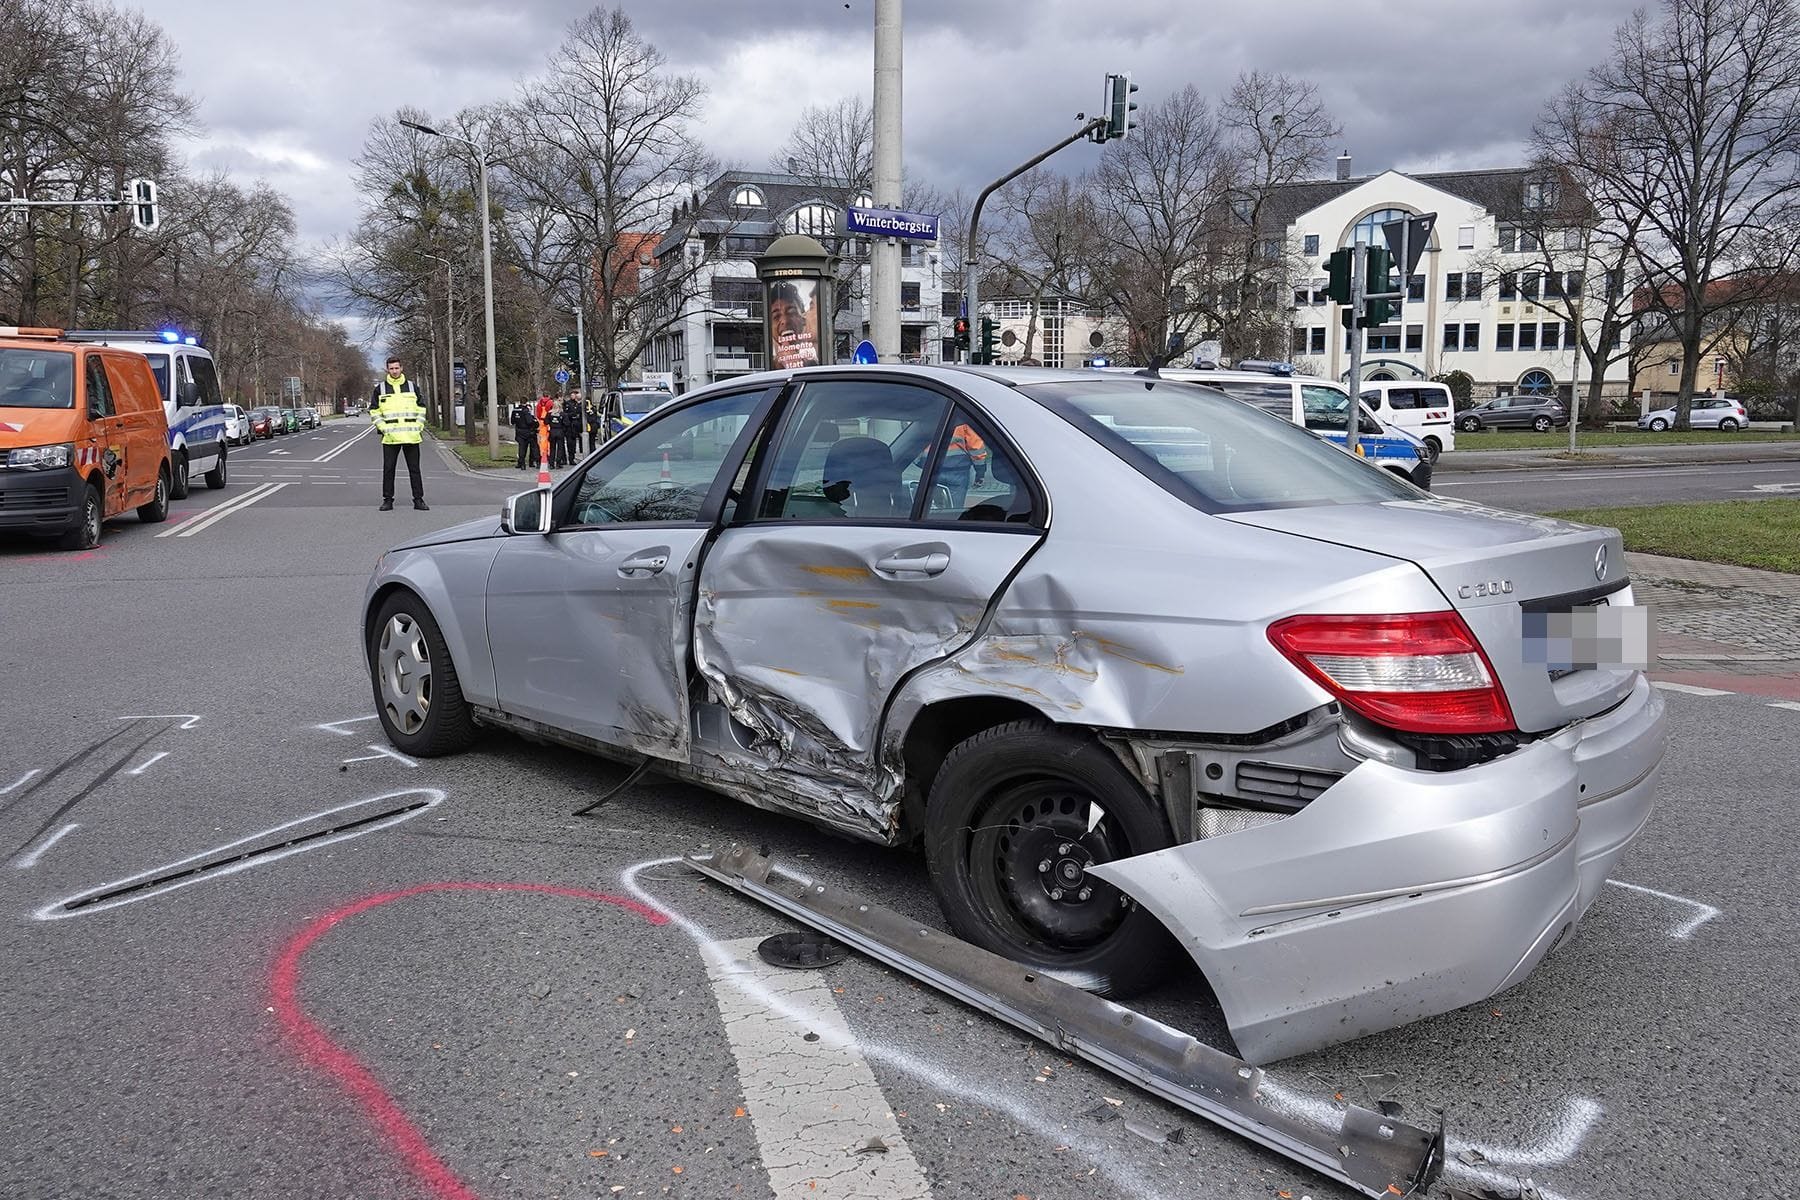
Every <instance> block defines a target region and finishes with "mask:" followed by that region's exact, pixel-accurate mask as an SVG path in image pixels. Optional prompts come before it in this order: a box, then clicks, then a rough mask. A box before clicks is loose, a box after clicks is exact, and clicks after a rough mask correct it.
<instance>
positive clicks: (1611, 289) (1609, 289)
mask: <svg viewBox="0 0 1800 1200" xmlns="http://www.w3.org/2000/svg"><path fill="white" fill-rule="evenodd" d="M1624 290H1625V272H1624V271H1622V270H1612V271H1608V272H1607V273H1606V298H1607V299H1608V300H1617V299H1618V298H1619V293H1620V292H1623V291H1624Z"/></svg>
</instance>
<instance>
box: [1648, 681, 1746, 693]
mask: <svg viewBox="0 0 1800 1200" xmlns="http://www.w3.org/2000/svg"><path fill="white" fill-rule="evenodd" d="M1650 686H1651V687H1653V688H1661V689H1662V690H1663V691H1665V692H1682V693H1685V694H1686V695H1689V696H1735V695H1737V693H1736V692H1727V691H1723V690H1721V689H1719V688H1709V687H1695V686H1694V685H1693V684H1691V683H1666V682H1664V681H1662V680H1660V679H1659V680H1657V681H1656V682H1655V683H1652V684H1651V685H1650Z"/></svg>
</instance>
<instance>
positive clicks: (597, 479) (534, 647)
mask: <svg viewBox="0 0 1800 1200" xmlns="http://www.w3.org/2000/svg"><path fill="white" fill-rule="evenodd" d="M767 395H768V392H767V390H766V389H761V388H759V389H756V390H754V391H747V392H734V393H730V394H727V395H723V396H713V397H711V398H709V399H706V400H703V401H701V402H699V403H696V404H689V405H685V406H683V407H680V408H676V409H672V410H670V411H669V412H667V413H666V414H659V415H658V416H657V417H656V419H654V420H652V421H647V422H645V423H643V424H641V425H639V426H637V427H636V428H634V429H633V430H632V432H631V433H630V434H628V435H626V436H624V437H622V438H620V439H619V440H618V441H617V442H616V443H614V444H613V446H612V447H610V448H609V449H607V450H606V451H604V452H603V453H602V454H600V456H599V457H597V458H595V459H594V460H593V461H592V462H590V463H589V464H588V465H587V466H586V467H585V468H584V469H583V470H582V471H580V472H579V473H578V474H577V475H575V476H573V477H571V479H569V480H567V481H565V482H564V483H563V485H562V486H561V487H560V488H558V490H557V496H556V502H555V520H554V523H553V526H552V528H551V531H550V532H549V533H548V534H542V535H539V534H520V535H514V536H512V537H510V538H508V539H507V540H506V542H505V543H504V544H503V545H502V546H501V548H500V553H499V555H498V557H497V558H496V559H495V561H494V566H493V569H492V571H490V573H489V575H488V589H487V632H488V641H489V644H490V646H491V648H492V651H493V660H494V673H495V682H496V685H497V690H498V693H499V704H500V707H501V708H502V709H503V710H504V711H506V712H508V713H510V714H513V715H515V716H520V717H525V718H528V719H530V720H534V721H541V722H543V723H545V724H547V725H551V726H553V727H555V728H558V729H562V730H566V731H568V732H570V733H574V734H578V735H581V736H583V737H588V738H593V739H595V740H597V741H600V742H603V743H606V744H609V745H613V746H619V747H623V748H625V749H629V750H634V751H636V752H638V753H641V754H647V755H650V756H652V757H655V758H662V759H672V760H675V761H677V762H682V761H686V759H687V757H688V745H689V737H690V724H689V712H688V701H687V669H686V662H687V649H688V628H689V622H690V617H691V614H690V606H691V596H692V594H693V579H694V570H695V567H696V564H697V563H698V552H699V548H700V544H701V541H702V540H703V539H704V538H705V537H706V535H707V532H708V530H709V528H710V527H711V522H712V520H713V517H714V514H715V513H716V512H717V509H718V506H719V505H720V504H721V503H722V501H723V491H724V486H725V485H724V483H723V482H721V479H720V476H721V471H722V468H723V467H724V466H725V464H726V463H728V462H730V463H733V464H735V463H736V462H737V461H738V460H739V459H741V458H742V456H743V454H744V445H746V444H747V443H748V441H749V434H748V432H747V431H748V430H750V429H751V428H752V422H753V421H754V420H755V419H756V418H757V417H758V415H759V413H760V410H761V409H762V407H763V401H764V399H765V397H766V396H767Z"/></svg>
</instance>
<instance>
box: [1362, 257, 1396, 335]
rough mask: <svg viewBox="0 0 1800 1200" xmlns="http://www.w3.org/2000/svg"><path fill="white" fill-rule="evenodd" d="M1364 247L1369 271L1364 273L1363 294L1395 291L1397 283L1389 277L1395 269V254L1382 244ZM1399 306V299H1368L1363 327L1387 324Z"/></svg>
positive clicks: (1370, 327)
mask: <svg viewBox="0 0 1800 1200" xmlns="http://www.w3.org/2000/svg"><path fill="white" fill-rule="evenodd" d="M1364 249H1365V252H1366V253H1367V254H1368V256H1369V257H1368V262H1367V271H1366V272H1365V274H1364V275H1363V294H1364V295H1365V296H1366V295H1368V294H1369V293H1370V292H1391V291H1394V290H1395V285H1394V283H1393V281H1392V280H1390V279H1389V278H1388V276H1389V275H1390V274H1391V273H1392V272H1393V270H1394V256H1393V254H1392V253H1390V252H1389V251H1388V250H1387V249H1386V248H1385V247H1382V246H1368V247H1365V248H1364ZM1399 308H1400V302H1399V301H1398V300H1368V301H1366V302H1365V303H1364V307H1363V319H1362V322H1361V323H1362V327H1363V328H1364V329H1374V328H1376V327H1377V326H1379V325H1386V324H1387V323H1388V322H1389V321H1391V320H1393V319H1394V314H1395V313H1396V312H1397V311H1399Z"/></svg>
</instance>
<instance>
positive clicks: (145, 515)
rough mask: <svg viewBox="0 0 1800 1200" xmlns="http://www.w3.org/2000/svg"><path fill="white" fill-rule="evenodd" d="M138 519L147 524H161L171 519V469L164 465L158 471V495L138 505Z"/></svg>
mask: <svg viewBox="0 0 1800 1200" xmlns="http://www.w3.org/2000/svg"><path fill="white" fill-rule="evenodd" d="M137 515H138V520H139V521H142V522H143V523H144V524H146V525H160V524H162V523H163V522H164V521H166V520H168V519H169V471H168V468H167V467H164V468H162V469H160V470H158V471H157V472H156V495H154V496H152V497H151V498H150V503H148V504H142V505H139V506H138V510H137Z"/></svg>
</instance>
